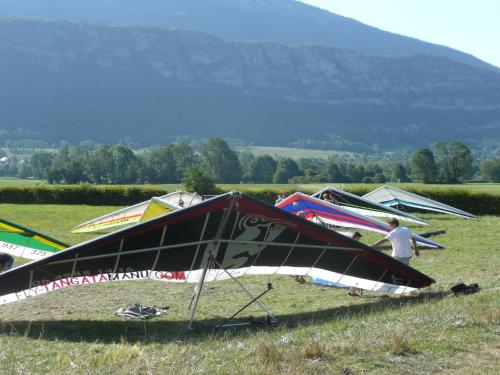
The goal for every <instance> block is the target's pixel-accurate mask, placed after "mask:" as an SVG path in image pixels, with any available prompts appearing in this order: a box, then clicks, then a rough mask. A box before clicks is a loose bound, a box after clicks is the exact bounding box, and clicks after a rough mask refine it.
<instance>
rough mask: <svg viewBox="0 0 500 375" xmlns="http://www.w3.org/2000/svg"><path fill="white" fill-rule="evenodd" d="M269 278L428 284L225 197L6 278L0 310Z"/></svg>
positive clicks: (258, 206) (367, 251) (372, 254)
mask: <svg viewBox="0 0 500 375" xmlns="http://www.w3.org/2000/svg"><path fill="white" fill-rule="evenodd" d="M274 274H280V275H304V276H306V275H308V276H312V277H317V278H321V279H324V280H328V281H331V282H332V283H335V284H336V285H339V286H356V287H357V288H362V289H367V290H373V291H381V292H392V293H398V294H402V293H408V292H411V291H414V290H416V289H418V288H423V287H426V286H429V285H430V284H432V283H433V282H434V280H432V279H431V278H429V277H428V276H426V275H424V274H422V273H420V272H418V271H416V270H414V269H413V268H411V267H408V266H406V265H404V264H402V263H400V262H398V261H397V260H395V259H393V258H391V257H389V256H387V255H385V254H383V253H382V252H379V251H377V250H375V249H372V248H370V247H369V246H366V245H363V244H362V243H359V242H356V241H353V240H351V239H350V238H347V237H345V236H342V235H340V234H338V233H336V232H333V231H331V230H328V229H326V228H323V227H321V226H319V225H317V224H314V223H311V222H309V221H308V220H305V219H303V218H301V217H298V216H296V215H293V214H290V213H288V212H286V211H283V210H281V209H279V208H276V207H274V206H272V205H269V204H267V203H264V202H261V201H259V200H256V199H254V198H251V197H249V196H247V195H244V194H241V193H238V192H231V193H227V194H224V195H220V196H217V197H214V198H212V199H209V200H206V201H203V202H201V203H199V204H197V205H194V206H192V207H187V208H185V209H182V210H177V211H173V212H171V213H168V214H166V215H164V216H161V217H158V218H156V219H152V220H150V221H147V222H144V223H139V224H137V225H134V226H132V227H128V228H126V229H123V230H121V231H118V232H113V233H111V234H108V235H105V236H102V237H99V238H97V239H93V240H90V241H87V242H84V243H81V244H78V245H75V246H72V247H70V248H69V249H67V250H64V251H61V252H59V253H56V254H54V255H52V256H49V257H47V258H44V259H41V260H38V261H34V262H32V263H28V264H25V265H22V266H20V267H17V268H15V269H12V270H10V271H8V272H5V273H3V274H1V275H0V304H4V303H9V302H14V301H18V300H21V299H25V298H30V297H35V296H37V295H40V294H44V293H47V292H50V291H53V290H56V289H60V288H65V287H69V286H74V285H81V284H86V283H99V282H106V281H113V280H131V279H157V280H165V281H173V282H194V283H199V282H200V280H203V281H215V280H221V279H227V278H229V277H238V276H244V275H274Z"/></svg>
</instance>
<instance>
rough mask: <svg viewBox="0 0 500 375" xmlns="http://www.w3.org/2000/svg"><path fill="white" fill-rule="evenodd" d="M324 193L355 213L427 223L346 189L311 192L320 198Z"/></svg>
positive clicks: (326, 189) (328, 188)
mask: <svg viewBox="0 0 500 375" xmlns="http://www.w3.org/2000/svg"><path fill="white" fill-rule="evenodd" d="M325 193H327V194H328V196H329V197H330V201H333V202H334V203H335V204H337V205H339V206H342V207H345V208H347V209H349V210H351V211H354V212H355V213H357V214H361V215H365V216H373V217H378V218H380V217H386V218H396V219H398V220H403V221H408V222H411V223H414V224H421V225H429V223H428V222H427V221H425V220H423V219H421V218H419V217H417V216H415V215H411V214H409V213H407V212H403V211H400V210H397V209H395V208H392V207H390V206H386V205H383V204H381V203H378V202H377V201H374V200H370V199H366V198H365V197H359V196H357V195H355V194H351V193H349V192H347V191H343V190H339V189H336V188H334V187H327V188H324V189H322V190H320V191H318V192H316V193H315V194H313V197H315V198H319V199H322V197H323V195H324V194H325Z"/></svg>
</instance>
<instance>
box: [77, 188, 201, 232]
mask: <svg viewBox="0 0 500 375" xmlns="http://www.w3.org/2000/svg"><path fill="white" fill-rule="evenodd" d="M201 201H202V197H201V196H200V195H198V194H196V193H188V192H185V191H182V190H179V191H176V192H173V193H170V194H166V195H163V196H161V197H154V198H153V199H151V200H149V201H145V202H142V203H138V204H136V205H133V206H130V207H126V208H122V209H121V210H118V211H115V212H111V213H109V214H106V215H104V216H101V217H98V218H96V219H92V220H89V221H87V222H85V223H83V224H80V225H78V226H77V227H75V228H73V230H72V232H73V233H89V232H97V231H105V230H108V229H110V228H115V227H119V226H123V225H129V224H135V223H138V222H141V221H144V220H146V219H151V218H152V217H154V216H155V213H156V214H165V213H168V212H172V211H175V210H177V209H179V208H183V207H189V206H192V205H193V204H197V203H199V202H201Z"/></svg>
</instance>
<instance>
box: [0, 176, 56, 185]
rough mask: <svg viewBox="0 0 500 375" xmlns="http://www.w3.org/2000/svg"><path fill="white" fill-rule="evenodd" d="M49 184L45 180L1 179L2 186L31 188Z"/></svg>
mask: <svg viewBox="0 0 500 375" xmlns="http://www.w3.org/2000/svg"><path fill="white" fill-rule="evenodd" d="M43 184H47V181H45V180H32V179H25V178H15V177H0V186H29V185H43Z"/></svg>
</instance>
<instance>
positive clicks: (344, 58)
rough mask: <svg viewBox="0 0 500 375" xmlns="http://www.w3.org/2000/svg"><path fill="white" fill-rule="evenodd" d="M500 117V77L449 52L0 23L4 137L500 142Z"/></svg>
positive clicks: (0, 120)
mask: <svg viewBox="0 0 500 375" xmlns="http://www.w3.org/2000/svg"><path fill="white" fill-rule="evenodd" d="M499 118H500V74H498V73H495V72H493V71H490V70H487V69H482V68H476V67H473V66H471V65H468V64H464V63H458V62H456V61H453V60H449V59H446V58H441V57H436V56H425V55H421V56H412V57H401V58H394V57H393V58H384V57H373V56H367V55H364V54H361V53H359V52H355V51H352V50H346V49H338V48H333V47H328V46H318V45H311V46H286V45H283V44H278V43H273V42H261V43H249V42H245V43H243V42H234V41H225V40H222V39H219V38H217V37H214V36H212V35H210V34H206V33H200V32H193V31H178V30H166V29H161V28H151V27H144V26H140V27H137V26H134V27H131V26H129V27H111V26H104V25H84V24H79V23H69V22H54V21H51V22H49V21H38V20H29V19H18V18H0V134H3V135H2V138H4V139H9V138H8V137H9V136H12V134H29V135H30V138H38V139H43V140H47V141H57V140H61V139H66V140H69V141H72V142H78V141H81V140H84V139H92V140H95V141H99V142H117V141H119V140H122V139H124V138H125V137H130V138H132V139H134V140H135V141H137V142H139V143H141V144H142V145H148V144H157V143H162V142H167V141H171V140H174V139H175V138H176V137H178V136H183V135H186V134H189V135H193V136H197V137H202V138H204V137H210V136H225V137H230V138H241V139H243V140H245V141H247V142H253V143H255V144H260V145H284V146H286V145H290V144H300V143H302V144H304V142H305V143H307V142H309V143H308V144H315V142H316V143H317V144H321V145H325V146H328V145H329V143H328V142H330V143H331V144H334V143H335V144H359V143H364V144H368V145H371V144H373V143H379V144H380V145H381V147H383V148H396V147H401V146H405V145H408V146H412V147H413V146H418V145H424V144H425V145H427V144H428V143H429V142H433V141H436V140H438V139H463V140H465V139H469V140H473V141H474V140H476V141H480V140H482V139H484V138H493V139H498V138H499V136H500V122H499ZM325 142H326V143H325Z"/></svg>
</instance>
